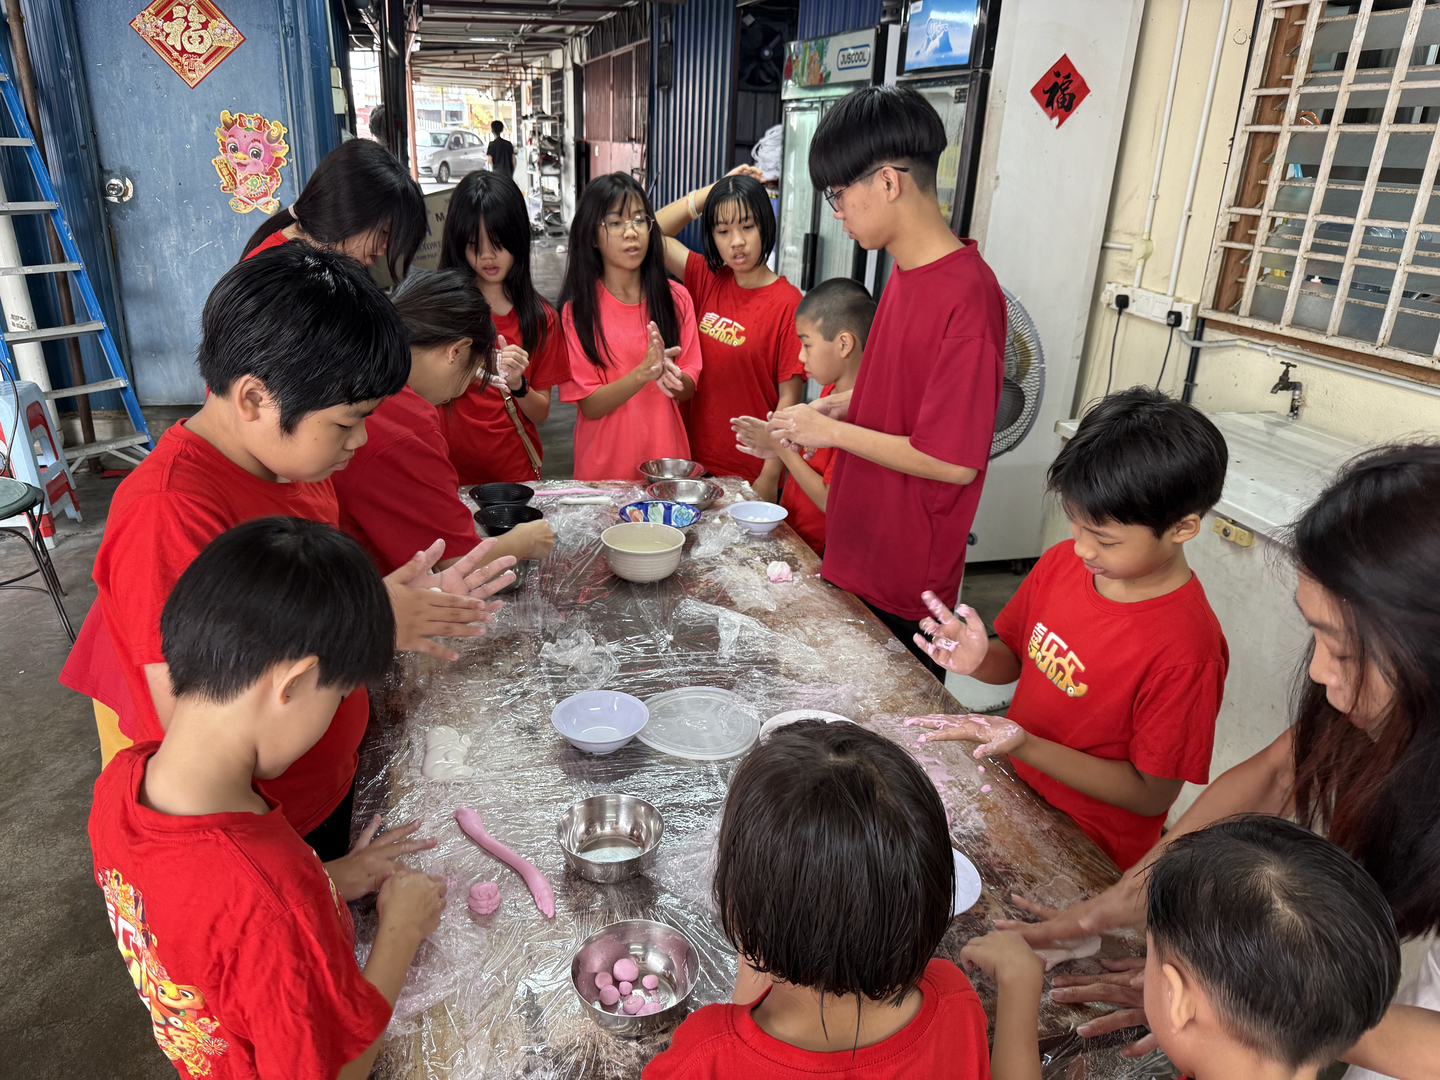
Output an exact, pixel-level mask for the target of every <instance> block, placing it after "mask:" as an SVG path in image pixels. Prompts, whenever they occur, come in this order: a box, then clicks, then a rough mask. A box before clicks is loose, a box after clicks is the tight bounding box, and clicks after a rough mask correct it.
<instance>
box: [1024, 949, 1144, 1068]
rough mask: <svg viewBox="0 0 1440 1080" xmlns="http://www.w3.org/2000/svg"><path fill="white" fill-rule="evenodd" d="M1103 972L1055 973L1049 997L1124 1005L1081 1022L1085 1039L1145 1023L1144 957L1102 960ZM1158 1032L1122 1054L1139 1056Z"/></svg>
mask: <svg viewBox="0 0 1440 1080" xmlns="http://www.w3.org/2000/svg"><path fill="white" fill-rule="evenodd" d="M1100 963H1101V964H1103V965H1104V967H1105V974H1103V975H1056V976H1055V980H1054V982H1053V983H1052V984H1051V985H1052V989H1051V991H1050V997H1051V998H1052V999H1053V1000H1055V1001H1061V1002H1064V1003H1066V1004H1072V1003H1073V1004H1083V1003H1086V1002H1104V1003H1105V1004H1107V1005H1120V1006H1123V1008H1120V1009H1117V1010H1115V1011H1114V1012H1109V1013H1106V1014H1105V1015H1104V1016H1101V1017H1098V1018H1097V1019H1094V1020H1091V1021H1089V1022H1088V1023H1085V1024H1081V1025H1080V1026H1079V1027H1078V1028H1076V1029H1075V1030H1076V1031H1077V1032H1078V1033H1079V1034H1080V1035H1081V1036H1082V1037H1083V1038H1086V1039H1090V1038H1094V1037H1095V1036H1096V1035H1108V1034H1109V1033H1110V1032H1112V1031H1123V1030H1124V1029H1125V1028H1131V1027H1145V1026H1146V1020H1145V958H1144V957H1143V956H1126V957H1121V958H1120V959H1118V960H1108V959H1106V960H1101V961H1100ZM1155 1045H1156V1043H1155V1036H1154V1035H1146V1036H1145V1037H1144V1038H1143V1039H1140V1040H1138V1041H1136V1042H1134V1043H1131V1044H1130V1045H1129V1046H1127V1047H1125V1048H1124V1049H1123V1050H1121V1051H1120V1054H1121V1056H1122V1057H1140V1056H1141V1055H1142V1054H1148V1053H1149V1052H1150V1051H1151V1050H1154V1049H1155Z"/></svg>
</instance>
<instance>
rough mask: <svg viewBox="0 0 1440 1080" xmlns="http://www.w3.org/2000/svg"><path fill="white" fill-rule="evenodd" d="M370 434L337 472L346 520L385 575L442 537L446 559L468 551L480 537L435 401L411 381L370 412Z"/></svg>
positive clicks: (335, 479)
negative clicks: (462, 493) (447, 453)
mask: <svg viewBox="0 0 1440 1080" xmlns="http://www.w3.org/2000/svg"><path fill="white" fill-rule="evenodd" d="M365 435H366V439H365V445H364V446H362V447H360V449H359V450H356V451H355V456H354V457H353V458H351V459H350V463H349V464H348V465H346V466H345V468H343V469H341V470H340V471H339V472H337V473H336V474H335V475H334V476H333V477H332V478H331V483H333V484H334V485H335V496H336V498H337V499H339V501H340V527H341V528H342V529H344V530H345V531H346V532H347V533H349V534H350V535H351V536H353V537H354V538H355V539H356V540H358V541H360V546H361V547H363V548H364V549H365V550H366V551H368V552H369V553H370V557H371V558H372V559H374V560H375V565H376V566H378V567H379V568H380V573H382V574H388V573H390V572H391V571H392V570H395V569H398V568H399V567H401V566H404V565H405V564H406V563H407V562H409V561H410V560H411V559H412V558H414V557H415V553H416V552H417V551H423V550H424V549H426V548H428V547H429V546H430V545H431V544H433V543H434V542H435V541H436V540H437V539H441V540H444V541H445V554H444V555H443V558H446V559H455V558H458V557H460V556H461V555H465V554H468V553H469V551H470V549H471V548H473V547H474V546H475V545H476V544H478V543H479V542H480V537H479V536H478V535H477V534H476V532H475V519H474V518H472V517H471V516H470V511H469V510H467V509H465V504H464V503H462V502H461V501H460V496H459V491H460V481H459V480H457V479H456V478H455V466H453V465H451V464H450V459H449V458H448V457H446V456H445V437H444V436H443V435H441V434H440V420H439V418H438V416H437V415H436V412H435V406H434V405H431V404H430V403H429V402H428V401H426V400H425V399H424V398H422V397H421V396H420V395H419V394H417V393H416V392H415V391H414V390H412V389H410V387H408V386H407V387H405V388H404V389H403V390H401V391H400V392H399V393H398V394H396V395H395V396H394V397H388V398H386V399H385V400H384V401H382V402H381V403H380V407H379V408H378V409H376V410H375V411H374V412H373V413H371V414H370V415H369V416H367V417H366V418H365Z"/></svg>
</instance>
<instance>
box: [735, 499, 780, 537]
mask: <svg viewBox="0 0 1440 1080" xmlns="http://www.w3.org/2000/svg"><path fill="white" fill-rule="evenodd" d="M729 514H730V516H731V517H732V518H734V519H735V520H736V521H737V522H739V523H740V527H741V528H742V529H745V530H746V531H747V532H750V533H753V534H754V535H755V536H764V535H765V534H766V533H771V532H774V531H775V529H776V527H777V526H778V525H779V524H780V522H782V521H784V520H785V519H786V518H787V517H789V516H790V511H789V510H786V509H785V508H784V507H783V506H777V505H776V504H775V503H768V502H738V503H733V504H731V506H730V509H729Z"/></svg>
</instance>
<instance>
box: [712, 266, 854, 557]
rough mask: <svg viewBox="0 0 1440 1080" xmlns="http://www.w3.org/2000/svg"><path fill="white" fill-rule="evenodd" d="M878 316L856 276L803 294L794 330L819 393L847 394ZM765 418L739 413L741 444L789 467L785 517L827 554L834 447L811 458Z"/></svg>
mask: <svg viewBox="0 0 1440 1080" xmlns="http://www.w3.org/2000/svg"><path fill="white" fill-rule="evenodd" d="M874 318H875V301H874V300H872V299H870V294H869V293H868V292H866V291H865V287H864V286H863V285H861V284H860V283H859V282H858V281H852V280H851V279H850V278H831V279H830V280H829V281H822V282H821V283H820V284H819V285H816V286H815V288H813V289H811V290H810V291H809V292H808V293H806V294H805V299H804V300H801V301H800V306H799V307H798V308H797V309H796V311H795V333H796V335H797V336H798V337H799V338H800V361H801V363H803V364H804V365H805V374H806V375H808V376H809V377H810V378H812V379H814V380H815V381H816V382H818V383H820V384H821V385H822V386H823V387H824V389H823V390H822V391H821V392H820V399H819V400H822V401H823V400H824V399H825V398H828V397H830V396H831V395H832V394H842V395H843V394H848V393H849V392H850V391H851V390H852V389H853V388H854V386H855V379H856V377H857V376H858V375H859V374H860V361H861V359H862V357H863V356H864V354H865V340H866V338H867V337H869V335H870V324H871V322H872V321H873V320H874ZM765 425H766V421H764V420H761V419H759V418H758V417H754V416H737V417H736V418H735V419H734V420H733V421H732V422H731V425H730V426H731V428H732V429H733V430H734V432H735V439H736V442H737V444H738V447H737V448H738V449H740V450H743V451H745V452H746V453H747V454H753V455H754V456H755V457H761V458H774V459H775V460H777V461H779V462H780V463H781V464H782V465H783V466H784V467H785V469H786V470H787V472H788V474H789V475H788V478H787V479H786V481H785V488H784V490H783V491H782V492H781V494H780V505H781V506H783V507H784V508H785V509H786V510H787V511H789V515H790V516H789V517H787V518H786V519H785V520H786V521H788V522H789V523H790V527H791V528H792V529H794V530H795V531H796V532H797V533H799V534H800V539H802V540H804V541H805V542H806V543H807V544H809V545H810V547H811V548H812V549H813V550H814V551H815V553H816V554H817V555H823V554H825V507H826V505H827V502H828V499H829V492H830V481H831V478H832V477H833V476H834V473H835V453H836V452H835V450H834V449H833V448H832V447H825V448H823V449H821V450H816V451H815V456H814V457H812V458H811V459H810V460H809V461H806V460H805V456H804V455H803V454H801V453H799V452H798V451H797V450H795V449H794V448H793V446H784V445H782V444H781V443H780V442H779V441H777V440H776V439H773V438H771V437H770V434H769V432H768V431H767V430H766V426H765Z"/></svg>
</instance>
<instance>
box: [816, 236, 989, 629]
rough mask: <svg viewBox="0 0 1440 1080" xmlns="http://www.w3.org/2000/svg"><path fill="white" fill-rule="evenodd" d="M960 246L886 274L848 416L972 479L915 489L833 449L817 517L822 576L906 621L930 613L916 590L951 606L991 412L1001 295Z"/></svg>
mask: <svg viewBox="0 0 1440 1080" xmlns="http://www.w3.org/2000/svg"><path fill="white" fill-rule="evenodd" d="M964 244H965V246H964V247H963V248H961V249H960V250H958V251H954V252H951V253H950V254H949V255H946V256H944V257H943V258H940V259H936V260H935V261H934V262H932V263H926V264H925V265H924V266H917V267H916V268H915V269H913V270H899V269H896V270H893V271H891V274H890V279H889V281H887V282H886V283H885V292H884V293H883V294H882V295H881V297H880V304H879V307H878V308H877V309H876V312H875V322H874V324H873V325H872V326H871V327H870V336H869V338H868V339H867V341H866V343H865V362H864V363H863V364H861V365H860V377H859V378H858V379H857V380H856V382H855V393H854V395H853V396H852V397H851V399H850V409H849V415H848V416H847V418H846V419H848V420H849V422H850V423H852V424H858V425H859V426H860V427H867V428H870V429H871V430H872V431H883V432H885V433H886V434H889V435H904V436H907V437H908V438H909V440H910V445H911V446H913V447H914V448H915V449H916V450H919V451H921V452H922V453H925V454H929V455H930V456H931V457H933V458H938V459H939V460H941V461H945V462H948V463H950V464H952V465H963V466H965V467H967V468H971V469H977V470H979V472H980V475H979V476H977V477H976V478H975V479H974V480H973V481H972V482H971V483H969V484H947V483H943V482H942V481H939V480H922V479H921V478H920V477H918V476H907V475H906V474H905V473H900V472H896V471H895V470H893V469H887V468H885V467H884V466H881V465H876V464H875V463H874V462H871V461H866V460H865V459H864V458H861V457H856V456H855V455H854V454H849V453H846V452H845V451H843V450H842V451H840V453H839V454H837V455H836V458H837V460H836V462H835V479H834V482H833V483H832V484H831V485H830V495H829V499H828V502H827V504H826V508H825V512H826V517H827V519H828V520H827V521H826V533H827V535H828V537H829V540H828V542H827V544H826V547H825V566H824V569H823V570H822V574H823V576H824V577H825V579H826V580H827V581H830V582H831V583H833V584H835V585H838V586H840V587H841V588H842V589H849V590H850V591H851V592H852V593H855V594H856V595H857V596H859V597H860V598H861V599H864V600H868V601H869V602H870V603H871V604H874V605H875V606H876V607H877V608H879V609H880V610H882V611H887V612H890V613H891V614H894V615H898V616H900V617H901V618H904V619H923V618H925V617H926V616H927V615H928V614H929V613H928V612H927V611H926V610H925V605H924V603H923V602H922V601H921V599H920V594H921V593H922V592H924V591H925V590H926V589H932V590H934V592H935V594H936V595H937V596H939V597H940V599H941V601H943V602H944V603H945V604H946V605H948V606H950V607H954V606H955V599H956V596H957V594H958V593H959V591H960V578H961V576H962V575H963V574H964V572H965V546H966V542H967V541H968V539H969V537H970V526H971V524H972V523H973V522H974V520H975V506H976V504H977V503H979V501H980V489H981V486H982V485H983V484H984V482H985V468H986V466H987V465H988V464H989V462H990V440H991V438H992V437H993V435H994V433H995V410H996V409H997V408H998V407H999V405H1000V380H1001V377H1002V376H1003V373H1004V360H1005V294H1004V293H1002V292H1001V291H1000V286H999V284H998V283H997V282H996V281H995V275H994V274H993V273H991V271H990V267H988V266H986V265H985V260H984V259H982V258H981V257H980V250H979V248H977V247H976V246H975V241H973V240H966V241H964ZM882 555H883V558H882V557H881V556H882Z"/></svg>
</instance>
